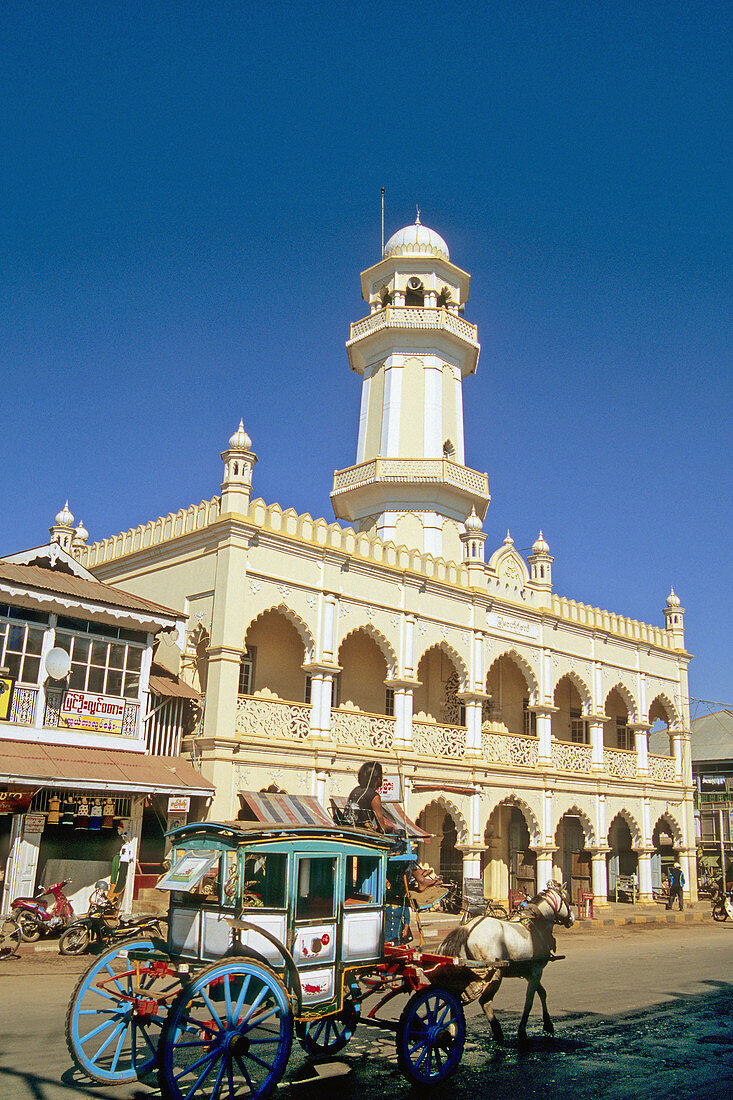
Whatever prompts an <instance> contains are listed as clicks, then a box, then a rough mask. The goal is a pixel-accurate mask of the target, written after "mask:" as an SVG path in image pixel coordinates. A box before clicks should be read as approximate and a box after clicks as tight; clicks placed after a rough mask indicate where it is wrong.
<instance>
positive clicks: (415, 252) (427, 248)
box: [382, 214, 450, 260]
mask: <svg viewBox="0 0 733 1100" xmlns="http://www.w3.org/2000/svg"><path fill="white" fill-rule="evenodd" d="M388 256H439V257H440V258H441V259H443V260H450V252H449V251H448V245H447V244H446V243H445V241H444V240H443V238H442V237H441V236H440V234H439V233H436V232H435V230H434V229H428V227H427V226H426V225H420V215H419V214H418V216H417V220H416V221H415V224H414V225H406V226H405V228H404V229H398V230H397V232H396V233H393V234H392V236H391V237H390V238H389V240H388V241H387V243H386V245H385V246H384V252H383V253H382V258H383V259H385V260H386V259H387V257H388Z"/></svg>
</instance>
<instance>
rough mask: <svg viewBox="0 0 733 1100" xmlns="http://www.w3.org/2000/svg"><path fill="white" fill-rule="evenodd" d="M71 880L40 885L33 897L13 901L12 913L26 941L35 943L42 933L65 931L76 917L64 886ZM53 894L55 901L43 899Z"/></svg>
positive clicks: (66, 879)
mask: <svg viewBox="0 0 733 1100" xmlns="http://www.w3.org/2000/svg"><path fill="white" fill-rule="evenodd" d="M70 882H71V879H70V878H65V879H63V880H62V881H61V882H55V883H54V884H53V886H46V887H44V886H39V887H38V889H37V890H36V893H35V896H34V897H32V898H15V900H14V901H13V902H11V909H12V914H13V917H14V918H15V920H16V921H17V922H18V925H19V927H20V934H21V936H22V937H23V939H24V940H25V942H26V943H33V942H34V941H35V940H37V939H38V938H39V937H40V936H41V935H42V934H43V935H47V934H48V933H49V932H63V931H64V929H65V928H66V927H67V926H68V925H69V924H71V922H72V921H73V920H75V918H76V914H75V913H74V907H73V906H72V904H71V902H70V901H69V899H68V898H67V896H66V894H65V893H64V887H65V886H68V885H69V883H70ZM51 894H53V898H54V903H53V905H49V902H47V901H44V900H43V899H44V898H46V897H49V895H51Z"/></svg>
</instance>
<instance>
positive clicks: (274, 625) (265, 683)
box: [239, 607, 313, 703]
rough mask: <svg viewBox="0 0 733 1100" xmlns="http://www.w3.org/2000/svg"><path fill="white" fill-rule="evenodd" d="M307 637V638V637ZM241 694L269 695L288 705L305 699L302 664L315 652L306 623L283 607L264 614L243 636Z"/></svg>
mask: <svg viewBox="0 0 733 1100" xmlns="http://www.w3.org/2000/svg"><path fill="white" fill-rule="evenodd" d="M304 634H305V637H304ZM244 648H245V652H244V654H243V656H242V660H241V664H240V675H239V694H240V695H260V694H262V695H269V696H272V697H274V698H276V699H284V700H287V701H289V702H298V703H300V702H302V701H303V699H304V697H305V673H304V672H303V665H304V664H305V663H306V661H307V660H309V658H310V654H311V653H312V651H313V647H312V638H310V636H309V635H308V634H307V633H306V631H305V627H304V624H303V623H302V622H300V620H297V617H293V616H292V614H289V613H288V612H287V609H284V608H280V607H277V608H270V609H269V610H268V611H263V612H262V613H261V614H260V615H258V616H257V618H256V619H255V620H254V621H253V622H252V623H250V625H249V627H248V629H247V632H246V634H245V636H244Z"/></svg>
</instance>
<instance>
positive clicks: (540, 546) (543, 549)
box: [532, 531, 550, 555]
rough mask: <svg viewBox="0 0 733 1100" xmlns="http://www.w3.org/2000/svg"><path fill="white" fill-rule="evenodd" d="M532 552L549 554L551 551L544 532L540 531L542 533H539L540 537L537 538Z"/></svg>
mask: <svg viewBox="0 0 733 1100" xmlns="http://www.w3.org/2000/svg"><path fill="white" fill-rule="evenodd" d="M532 553H533V554H535V555H537V554H549V553H550V547H549V546H548V545H547V543H546V542H545V537H544V535H543V534H542V532H541V531H540V534H539V538H538V539H537V542H536V543H535V544H534V546H533V547H532Z"/></svg>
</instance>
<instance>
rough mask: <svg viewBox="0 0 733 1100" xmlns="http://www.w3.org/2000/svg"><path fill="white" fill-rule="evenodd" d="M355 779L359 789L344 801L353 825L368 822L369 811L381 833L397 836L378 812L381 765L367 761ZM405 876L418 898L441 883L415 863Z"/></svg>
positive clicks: (435, 876)
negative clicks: (352, 817) (408, 878)
mask: <svg viewBox="0 0 733 1100" xmlns="http://www.w3.org/2000/svg"><path fill="white" fill-rule="evenodd" d="M357 778H358V780H359V785H358V786H357V787H354V789H353V791H352V792H351V794H350V795H349V797H348V799H347V800H346V808H347V811H351V812H352V813H353V815H354V819H355V821H356V823H357V824H361V821H360V819H365V820H368V819H369V817H370V813H369V811H371V814H373V815H374V818H373V819H374V820H375V821H376V823H377V826H378V828H379V830H380V831H381V832H383V833H399V832H401V830H400V829H399V828H398V827H397V826H396V825H393V824H392V822H391V821H390V820H389V819H388V818H387V817H385V814H384V810H383V808H382V798H381V795H380V794H379V788H380V787H381V786H382V765H381V764H380V763H379V761H378V760H367V761H366V762H365V763H364V764H362V766H361V767H360V768H359V772H358V775H357ZM408 874H409V876H410V879H411V881H410V888H411V889H413V890H414V891H415V892H416V893H418V894H422V893H423V892H424V891H425V890H430V889H432V888H433V887H435V886H443V880H442V878H440V876H439V875H436V874H435V873H434V872H430V873H428V872H426V871H424V870H423V869H422V867H420V865H419V864H418V863H414V864H412V865H411V866H410V868H409V871H408Z"/></svg>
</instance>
